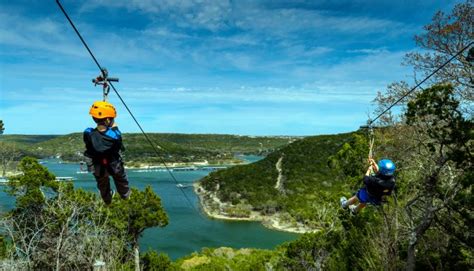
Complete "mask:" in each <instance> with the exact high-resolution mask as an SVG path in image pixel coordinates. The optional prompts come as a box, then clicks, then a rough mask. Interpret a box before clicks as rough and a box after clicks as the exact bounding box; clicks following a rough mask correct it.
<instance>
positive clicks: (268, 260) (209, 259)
mask: <svg viewBox="0 0 474 271" xmlns="http://www.w3.org/2000/svg"><path fill="white" fill-rule="evenodd" d="M278 256H279V253H278V252H276V251H269V250H262V249H245V248H244V249H239V250H237V249H232V248H227V247H221V248H217V249H209V248H204V249H203V250H202V251H201V252H200V253H193V254H192V255H190V256H187V257H184V258H182V259H179V260H177V261H176V263H175V266H176V268H178V269H179V270H203V271H204V270H206V271H207V270H247V271H254V270H255V271H260V270H261V271H265V270H269V268H271V267H272V266H276V263H277V261H278Z"/></svg>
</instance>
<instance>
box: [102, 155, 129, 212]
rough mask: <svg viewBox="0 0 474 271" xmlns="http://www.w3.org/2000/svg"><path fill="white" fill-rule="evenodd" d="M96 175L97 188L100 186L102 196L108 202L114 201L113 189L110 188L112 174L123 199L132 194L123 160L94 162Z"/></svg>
mask: <svg viewBox="0 0 474 271" xmlns="http://www.w3.org/2000/svg"><path fill="white" fill-rule="evenodd" d="M93 174H94V177H95V180H96V181H97V188H99V191H100V196H101V197H102V199H103V200H104V202H105V203H106V204H110V203H111V202H112V190H111V189H110V180H109V176H112V178H113V179H114V183H115V188H116V189H117V192H118V193H119V195H120V197H121V198H122V199H126V198H128V196H130V187H129V186H128V179H127V174H126V173H125V168H124V167H123V162H122V160H120V159H119V160H114V161H108V160H101V161H96V162H94V172H93Z"/></svg>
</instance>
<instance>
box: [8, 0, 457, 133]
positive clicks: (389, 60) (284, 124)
mask: <svg viewBox="0 0 474 271" xmlns="http://www.w3.org/2000/svg"><path fill="white" fill-rule="evenodd" d="M61 2H62V3H63V5H64V7H65V9H66V10H67V11H68V12H69V15H70V16H71V17H72V19H73V20H74V21H75V23H76V26H77V27H78V28H79V30H80V31H81V33H82V35H83V36H84V38H85V39H86V40H87V42H88V43H89V45H90V47H91V49H92V50H93V51H94V53H95V55H96V57H97V58H98V60H99V62H101V64H102V65H104V66H105V67H107V68H108V70H109V72H110V74H111V75H112V76H117V77H120V80H121V81H120V83H118V84H116V87H117V88H118V90H119V92H120V93H121V95H122V96H123V98H124V99H125V101H126V102H127V103H128V105H129V107H130V108H131V110H132V111H133V112H134V113H135V115H136V117H137V118H138V119H139V121H140V122H141V123H142V126H143V128H144V129H145V130H146V131H149V132H178V133H229V134H245V135H315V134H328V133H339V132H347V131H353V130H356V129H357V128H358V127H359V126H360V125H362V124H364V123H365V122H366V120H367V117H368V113H369V112H371V110H372V109H373V105H371V102H372V100H373V99H374V97H375V95H376V93H377V91H383V90H384V89H385V87H386V86H387V84H389V83H390V82H393V81H399V80H406V81H408V82H409V83H412V80H411V77H410V75H411V70H410V68H409V67H404V66H402V65H400V63H401V62H402V60H403V56H404V55H405V54H406V53H407V52H410V51H413V50H416V49H417V48H416V47H415V44H414V41H413V35H415V34H417V33H420V32H421V31H422V27H423V25H425V24H427V23H429V22H430V20H431V18H432V16H433V14H434V13H435V12H436V11H438V10H442V11H445V12H449V11H450V10H451V9H452V7H453V6H454V5H455V4H456V3H459V2H461V1H454V0H432V1H429V0H420V1H408V0H400V1H393V0H390V1H386V0H366V1H362V0H351V1H349V0H334V1H329V0H313V1H298V0H295V1H247V0H242V1H226V0H219V1H217V0H201V1H191V0H161V1H158V0H90V1H88V0H84V1H72V0H63V1H61ZM0 22H1V23H0V119H3V120H4V122H5V126H6V130H5V133H7V134H18V133H21V134H65V133H71V132H79V131H82V130H84V128H85V127H88V126H91V125H92V121H91V119H90V117H89V116H88V109H89V107H90V105H91V104H92V102H93V101H94V100H100V99H101V97H102V96H101V89H100V88H99V87H94V86H93V84H92V83H91V81H90V80H91V78H93V77H95V76H96V75H98V73H99V72H98V70H97V67H96V66H95V64H94V63H93V62H92V60H91V58H90V56H89V55H88V53H87V51H86V50H85V49H84V48H83V47H82V45H81V43H80V41H79V39H78V38H77V37H76V35H75V33H74V32H73V30H72V29H71V27H70V26H69V24H68V23H67V21H66V19H65V18H64V16H63V15H62V13H61V12H60V10H59V8H58V7H57V5H56V3H55V1H53V0H27V1H26V0H17V1H0ZM110 101H111V102H112V103H114V104H115V105H116V107H117V109H118V113H119V116H118V118H117V122H118V124H119V127H120V128H121V130H122V131H123V132H137V131H138V128H137V127H136V126H135V124H134V123H133V120H132V119H131V117H130V116H128V115H127V112H126V111H125V109H124V107H123V106H122V105H121V104H120V102H119V101H118V99H117V97H115V94H111V98H110Z"/></svg>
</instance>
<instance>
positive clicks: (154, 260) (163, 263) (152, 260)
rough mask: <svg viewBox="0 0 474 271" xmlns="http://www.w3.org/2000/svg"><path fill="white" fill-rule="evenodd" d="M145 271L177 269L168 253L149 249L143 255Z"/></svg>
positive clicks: (142, 260)
mask: <svg viewBox="0 0 474 271" xmlns="http://www.w3.org/2000/svg"><path fill="white" fill-rule="evenodd" d="M141 262H142V266H143V270H144V271H168V270H175V269H174V268H173V265H172V262H171V259H170V258H169V257H168V255H166V254H163V253H160V254H158V253H157V252H156V251H153V250H151V251H147V252H146V253H145V254H144V255H142V256H141Z"/></svg>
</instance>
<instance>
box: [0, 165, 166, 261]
mask: <svg viewBox="0 0 474 271" xmlns="http://www.w3.org/2000/svg"><path fill="white" fill-rule="evenodd" d="M19 169H20V171H21V172H22V174H21V175H18V176H15V177H13V178H11V179H10V181H9V184H8V188H7V192H8V193H9V194H10V195H12V196H15V197H16V207H15V208H14V209H13V210H12V211H10V212H9V213H8V214H7V215H5V216H3V217H2V219H1V220H0V226H1V228H2V231H4V232H5V233H6V234H7V236H8V237H9V240H12V249H11V251H12V256H11V261H10V262H11V263H13V265H11V269H31V270H33V269H40V270H52V269H54V270H90V269H92V267H93V264H94V263H95V262H97V261H100V262H104V263H105V266H106V268H107V269H111V270H115V269H119V268H123V266H124V264H125V265H127V266H130V267H131V266H132V265H133V263H132V261H131V260H132V258H131V257H130V255H131V254H132V253H130V252H132V251H133V252H134V253H137V254H136V257H139V255H138V238H139V237H140V236H141V234H142V233H143V231H144V230H145V229H147V228H149V227H154V226H161V227H164V226H165V225H166V224H167V223H168V220H167V216H166V213H165V212H164V210H163V208H162V206H161V200H160V198H159V197H158V196H157V195H156V194H155V193H154V192H153V191H152V190H151V188H150V187H148V188H147V189H145V191H139V190H137V189H133V190H132V193H133V196H132V198H131V199H128V200H118V199H117V200H116V201H115V202H114V203H113V204H112V206H109V207H106V206H105V205H104V204H103V203H102V201H101V200H100V199H98V197H97V196H96V194H94V193H91V192H86V191H83V190H80V189H77V190H76V189H74V187H73V185H72V183H64V182H57V181H56V180H55V177H54V175H53V174H51V173H50V172H49V171H48V170H47V169H46V168H44V167H43V166H42V165H40V164H39V163H38V161H37V160H36V159H34V158H29V157H27V158H24V159H23V160H22V161H21V162H20V165H19ZM136 267H137V268H138V265H136Z"/></svg>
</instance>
